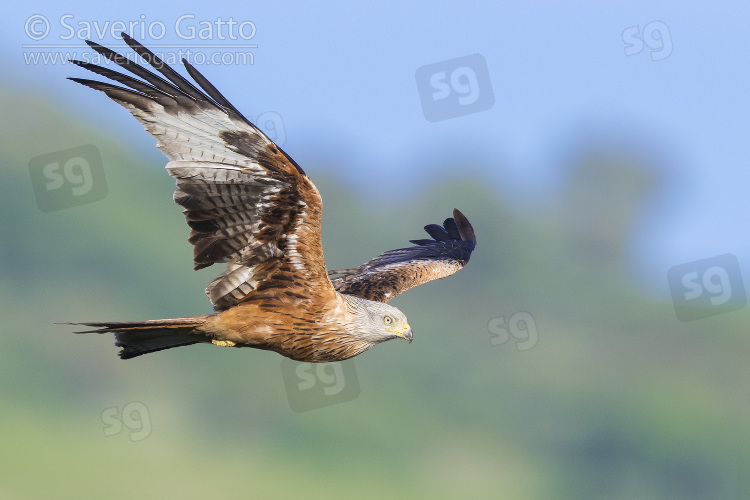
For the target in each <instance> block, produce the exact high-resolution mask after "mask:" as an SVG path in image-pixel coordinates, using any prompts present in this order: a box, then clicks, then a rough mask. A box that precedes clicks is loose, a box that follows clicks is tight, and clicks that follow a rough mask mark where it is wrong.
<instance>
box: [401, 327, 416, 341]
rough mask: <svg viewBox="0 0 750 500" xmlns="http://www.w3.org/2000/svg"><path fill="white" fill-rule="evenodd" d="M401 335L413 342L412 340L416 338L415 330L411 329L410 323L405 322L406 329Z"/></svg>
mask: <svg viewBox="0 0 750 500" xmlns="http://www.w3.org/2000/svg"><path fill="white" fill-rule="evenodd" d="M399 335H400V336H401V337H403V338H405V339H406V340H408V341H409V343H410V344H411V341H412V340H414V332H412V331H411V327H410V326H409V323H404V329H403V330H402V331H401V333H400V334H399Z"/></svg>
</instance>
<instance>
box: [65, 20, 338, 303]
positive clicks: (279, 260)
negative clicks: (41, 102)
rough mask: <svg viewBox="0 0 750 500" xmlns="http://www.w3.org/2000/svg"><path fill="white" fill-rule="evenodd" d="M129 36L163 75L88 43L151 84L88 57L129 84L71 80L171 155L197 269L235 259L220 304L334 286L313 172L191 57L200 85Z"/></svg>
mask: <svg viewBox="0 0 750 500" xmlns="http://www.w3.org/2000/svg"><path fill="white" fill-rule="evenodd" d="M122 38H123V39H124V40H125V41H126V42H127V44H128V45H129V46H130V47H131V48H132V49H133V50H134V51H135V52H136V53H138V54H139V55H140V56H141V57H143V58H144V59H145V60H146V61H147V62H149V64H150V65H151V66H152V67H153V68H154V69H156V70H157V71H158V72H159V73H161V75H162V76H163V77H164V78H162V77H161V76H158V75H156V74H155V73H152V72H151V71H149V70H147V69H145V68H144V67H142V66H140V65H138V64H137V63H135V62H133V61H130V60H128V59H127V58H126V57H124V56H122V55H120V54H117V53H115V52H113V51H111V50H110V49H107V48H105V47H102V46H101V45H99V44H97V43H94V42H91V41H87V42H86V43H88V44H89V46H91V47H92V48H93V49H94V50H96V51H97V52H99V53H100V54H102V55H103V56H104V57H106V58H107V59H109V60H111V61H113V62H115V63H117V64H118V65H119V66H120V67H122V68H124V69H126V70H128V71H129V72H131V73H132V74H134V75H135V76H137V77H140V78H141V79H142V80H139V79H137V78H133V77H131V76H128V75H124V74H122V73H118V72H116V71H113V70H111V69H108V68H104V67H101V66H96V65H93V64H90V63H86V62H82V61H72V62H73V63H75V64H77V65H78V66H81V67H83V68H86V69H88V70H90V71H93V72H94V73H97V74H99V75H102V76H105V77H107V78H110V79H112V80H114V81H116V82H118V83H120V84H122V85H124V86H125V87H128V88H125V87H120V86H117V85H112V84H110V83H104V82H99V81H94V80H86V79H81V78H71V80H73V81H76V82H78V83H81V84H83V85H86V86H88V87H91V88H93V89H96V90H101V91H102V92H104V93H105V94H107V95H108V96H109V97H110V98H112V99H113V100H114V101H116V102H118V103H119V104H121V105H122V106H124V107H125V108H126V109H127V110H128V111H130V112H131V113H132V114H133V116H134V117H135V118H136V119H137V120H138V121H139V122H141V123H142V124H143V125H144V127H145V128H146V130H147V131H148V132H149V133H150V134H151V135H152V136H153V137H154V138H156V140H157V147H158V148H159V149H161V150H162V151H163V152H164V154H166V155H167V157H168V158H169V160H170V161H169V163H167V167H166V168H167V170H168V172H169V174H170V175H171V176H172V177H174V178H175V179H177V190H176V191H175V193H174V201H175V202H176V203H178V204H180V205H182V206H183V207H184V210H183V213H184V214H185V219H186V221H187V223H188V225H189V226H190V228H191V229H192V230H191V231H190V237H189V241H190V243H192V244H193V245H194V252H193V258H194V263H195V269H201V268H203V267H207V266H210V265H212V264H214V263H217V262H226V263H227V270H226V272H224V273H223V274H222V275H221V276H219V277H218V278H216V279H215V280H214V281H212V282H211V283H210V284H209V285H208V288H206V294H207V295H208V298H209V299H210V300H211V302H212V303H213V304H214V308H215V309H217V310H223V309H227V308H229V307H232V306H234V305H236V304H237V303H239V302H240V301H242V300H243V299H247V297H248V294H250V293H252V292H253V291H257V288H258V286H259V285H260V284H261V283H264V289H266V290H267V289H268V288H273V287H274V286H276V287H278V288H288V287H289V283H291V282H294V281H295V278H302V280H304V283H303V284H302V285H303V286H304V287H305V288H306V289H307V290H310V291H314V290H318V291H320V290H322V289H325V288H327V289H330V290H331V291H332V288H331V284H330V280H329V278H328V275H327V273H326V270H325V263H324V260H323V250H322V247H321V242H320V217H321V206H322V204H321V200H320V194H319V193H318V190H317V189H316V188H315V186H314V185H313V183H312V182H311V181H310V180H309V179H308V178H307V176H306V175H305V172H304V171H303V170H302V169H301V168H300V167H299V165H297V163H295V161H294V160H292V159H291V158H290V157H289V156H287V155H286V153H284V151H283V150H282V149H281V148H279V147H278V146H277V145H276V144H274V143H273V142H272V141H271V140H270V139H269V138H268V137H266V136H265V134H263V132H261V131H260V130H259V129H258V128H257V127H256V126H255V125H253V124H252V123H250V121H248V120H247V119H246V118H245V117H244V116H242V114H241V113H240V112H239V111H237V109H236V108H235V107H234V106H232V104H230V103H229V101H227V100H226V98H224V96H222V95H221V93H219V91H218V90H216V88H215V87H214V86H213V85H211V83H210V82H208V80H206V78H205V77H203V75H201V74H200V73H199V72H198V70H196V69H195V68H194V67H193V66H191V65H190V63H188V62H187V61H185V60H184V59H183V60H182V62H183V64H184V65H185V68H186V69H187V71H188V73H189V74H190V76H192V78H193V79H194V80H195V81H196V82H197V84H198V85H199V86H200V89H198V88H197V87H196V86H195V85H193V84H192V83H190V82H189V81H188V80H187V79H185V78H183V77H182V76H181V75H180V74H179V73H177V72H176V71H175V70H173V69H172V68H170V67H169V66H167V65H166V64H165V63H164V62H163V61H161V60H160V59H159V58H158V57H157V56H156V55H154V54H153V53H152V52H151V51H150V50H148V49H147V48H145V47H144V46H143V45H141V44H140V43H138V42H137V41H135V40H133V39H132V38H131V37H129V36H128V35H127V34H125V33H122ZM165 78H166V79H165ZM201 89H202V90H201ZM284 274H287V276H282V275H284ZM272 278H273V279H272ZM280 280H284V281H283V282H282V281H280Z"/></svg>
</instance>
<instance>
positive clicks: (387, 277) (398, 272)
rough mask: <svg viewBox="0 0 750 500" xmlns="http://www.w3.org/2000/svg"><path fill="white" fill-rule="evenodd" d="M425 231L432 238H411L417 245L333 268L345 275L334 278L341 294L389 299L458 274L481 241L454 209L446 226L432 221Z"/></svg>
mask: <svg viewBox="0 0 750 500" xmlns="http://www.w3.org/2000/svg"><path fill="white" fill-rule="evenodd" d="M424 230H425V231H427V233H428V234H429V235H430V236H432V239H431V240H427V239H425V240H409V241H410V242H411V243H414V244H415V245H417V246H413V247H408V248H398V249H396V250H389V251H387V252H385V253H383V254H381V255H378V256H377V257H375V258H374V259H372V260H371V261H369V262H365V263H364V264H362V265H361V266H359V267H355V268H352V269H341V270H336V271H329V272H328V273H329V274H332V275H334V274H341V275H342V276H340V277H338V278H335V279H333V286H334V288H336V290H337V291H338V292H340V293H346V294H349V295H356V296H357V297H361V298H363V299H369V300H376V301H378V302H388V301H389V300H391V299H392V298H393V297H395V296H396V295H398V294H400V293H402V292H405V291H406V290H409V289H410V288H414V287H415V286H418V285H421V284H422V283H427V282H428V281H432V280H436V279H438V278H445V277H446V276H450V275H451V274H453V273H455V272H456V271H458V270H459V269H461V268H462V267H464V266H465V265H466V263H467V262H469V257H470V256H471V252H472V251H473V250H474V247H475V246H476V244H477V239H476V237H475V236H474V229H473V228H472V227H471V224H470V223H469V220H468V219H467V218H466V217H465V216H464V214H462V213H461V212H459V211H458V209H455V208H454V209H453V218H452V219H451V218H448V219H445V222H443V226H442V227H441V226H438V225H437V224H429V225H427V226H425V227H424Z"/></svg>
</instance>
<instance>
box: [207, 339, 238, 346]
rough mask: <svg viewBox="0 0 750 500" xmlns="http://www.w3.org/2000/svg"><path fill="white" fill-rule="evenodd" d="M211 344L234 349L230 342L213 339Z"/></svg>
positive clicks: (233, 344)
mask: <svg viewBox="0 0 750 500" xmlns="http://www.w3.org/2000/svg"><path fill="white" fill-rule="evenodd" d="M211 343H212V344H213V345H217V346H219V347H234V346H235V343H234V342H232V341H231V340H216V339H214V340H212V341H211Z"/></svg>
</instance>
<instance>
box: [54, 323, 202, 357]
mask: <svg viewBox="0 0 750 500" xmlns="http://www.w3.org/2000/svg"><path fill="white" fill-rule="evenodd" d="M210 317H211V315H205V316H191V317H187V318H172V319H151V320H148V321H132V322H131V321H128V322H122V323H65V324H69V325H85V326H91V327H94V328H96V330H86V331H83V332H76V333H114V334H115V339H116V341H115V345H116V346H118V347H122V350H121V351H120V358H122V359H130V358H134V357H136V356H140V355H141V354H148V353H150V352H156V351H161V350H164V349H171V348H172V347H180V346H184V345H191V344H198V343H201V342H211V338H210V337H209V336H207V335H206V334H205V332H204V331H202V330H201V329H200V327H201V326H202V325H204V324H205V323H206V321H207V320H208V319H209V318H210Z"/></svg>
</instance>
